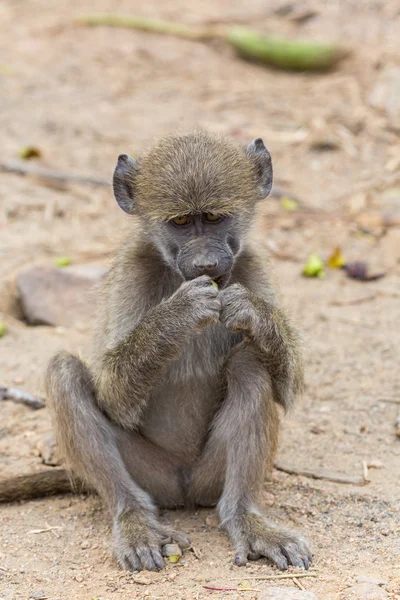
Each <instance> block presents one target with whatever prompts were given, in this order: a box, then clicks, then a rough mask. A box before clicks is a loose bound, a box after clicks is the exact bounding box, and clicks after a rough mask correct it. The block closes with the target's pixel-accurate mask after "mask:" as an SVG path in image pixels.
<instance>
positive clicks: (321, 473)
mask: <svg viewBox="0 0 400 600" xmlns="http://www.w3.org/2000/svg"><path fill="white" fill-rule="evenodd" d="M274 466H275V469H277V470H278V471H283V472H284V473H289V475H302V476H303V477H310V478H311V479H324V480H326V481H333V482H334V483H350V484H352V485H365V484H366V483H368V482H367V481H366V480H365V479H364V477H359V476H357V475H342V474H341V473H334V472H333V471H328V470H327V469H319V470H315V471H311V470H310V469H298V468H296V467H289V466H288V465H284V464H282V463H275V465H274Z"/></svg>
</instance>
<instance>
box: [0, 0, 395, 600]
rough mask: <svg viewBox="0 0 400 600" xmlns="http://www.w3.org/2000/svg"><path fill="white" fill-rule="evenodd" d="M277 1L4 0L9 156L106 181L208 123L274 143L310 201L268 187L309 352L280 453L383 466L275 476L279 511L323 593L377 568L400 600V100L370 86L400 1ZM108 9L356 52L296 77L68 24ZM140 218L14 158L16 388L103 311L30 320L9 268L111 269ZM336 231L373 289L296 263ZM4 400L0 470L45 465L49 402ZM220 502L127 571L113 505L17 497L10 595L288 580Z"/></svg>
mask: <svg viewBox="0 0 400 600" xmlns="http://www.w3.org/2000/svg"><path fill="white" fill-rule="evenodd" d="M283 5H284V2H281V1H278V2H276V3H274V7H273V8H272V7H270V6H269V4H268V3H265V2H263V1H261V0H254V1H253V2H252V3H251V5H248V3H244V2H238V3H231V2H228V1H227V0H216V1H212V0H205V1H204V2H201V3H199V5H198V6H197V4H196V5H195V4H194V3H193V4H191V5H189V3H185V2H183V1H181V0H174V1H171V2H169V3H163V2H161V0H159V1H158V2H155V1H153V2H151V3H147V4H146V5H143V3H140V2H138V1H137V0H132V1H131V2H128V1H127V0H126V1H118V2H117V1H114V2H112V1H111V0H99V1H98V2H89V1H88V0H86V1H83V2H82V1H81V2H77V1H76V0H70V1H69V2H67V1H66V0H59V1H58V2H57V3H56V8H55V7H50V6H49V3H48V2H46V1H45V0H41V1H40V0H34V1H32V2H29V3H28V2H23V1H16V0H12V1H11V0H10V1H5V2H3V3H2V4H0V18H1V19H2V25H3V27H2V33H1V41H0V45H1V54H0V60H1V65H0V67H1V68H0V131H1V147H0V160H5V159H8V158H12V157H15V156H18V151H19V149H20V148H21V147H22V146H25V145H27V144H34V145H37V146H38V147H39V148H40V149H41V151H42V158H41V159H40V164H42V165H44V166H49V167H52V168H57V169H61V170H64V171H71V172H78V173H86V174H95V175H98V176H101V177H105V178H110V177H111V174H112V170H113V165H114V163H115V158H116V156H117V155H118V154H119V153H120V152H124V151H128V152H131V153H136V152H139V151H140V149H141V148H142V147H143V145H144V144H145V143H147V142H148V141H149V140H151V138H152V137H154V136H157V135H159V134H163V133H166V132H169V131H174V130H177V129H187V128H189V127H192V126H193V125H201V126H202V127H204V128H206V129H209V130H213V131H222V132H224V133H228V134H230V135H234V136H236V137H238V138H239V139H241V140H243V141H244V142H245V141H250V140H251V139H252V138H254V137H256V136H259V135H261V136H262V137H263V138H264V140H265V141H266V143H267V145H268V147H269V148H270V150H271V152H272V155H273V159H274V164H275V174H276V180H277V181H278V182H279V183H280V184H281V185H283V186H285V187H286V189H288V190H289V192H290V193H293V194H295V195H297V196H298V197H300V198H301V199H302V201H303V202H304V203H305V204H306V205H307V206H309V207H313V209H314V210H313V211H299V212H295V213H285V212H284V211H282V210H281V209H279V207H278V204H277V201H276V200H273V199H271V200H270V201H269V202H267V203H266V204H265V205H264V206H262V207H261V208H260V215H259V221H258V233H257V235H259V237H260V243H266V244H268V246H269V247H270V248H271V262H272V267H273V270H274V276H275V279H276V280H277V282H278V284H279V287H280V289H281V292H282V296H283V298H284V302H285V304H286V306H287V307H288V308H289V309H290V311H291V313H292V315H293V316H294V318H295V320H296V321H297V323H298V325H299V328H300V329H301V331H302V333H303V337H304V340H305V346H306V355H307V373H306V378H307V389H306V393H305V395H304V398H303V399H302V400H301V401H300V402H299V403H298V405H297V407H296V408H295V410H294V411H293V412H292V413H291V414H290V415H288V416H287V417H286V418H285V420H284V427H283V432H282V437H281V444H280V450H279V461H280V462H284V463H285V464H286V465H289V466H291V467H295V468H298V469H310V470H319V469H321V468H324V469H328V470H330V471H334V472H339V473H341V474H343V475H348V476H354V475H359V476H360V475H362V473H363V461H364V462H365V463H366V464H370V465H371V467H372V466H373V465H375V467H378V468H370V469H369V474H368V478H369V479H370V482H369V483H368V484H367V485H365V486H362V487H358V486H353V485H344V484H338V483H332V482H328V481H315V480H312V479H309V478H305V477H299V476H295V475H288V474H286V473H282V472H278V471H275V473H274V481H273V482H272V484H268V485H267V486H266V496H265V503H266V510H267V511H268V512H269V513H270V515H271V518H274V519H276V520H277V521H281V522H284V523H287V524H288V525H291V526H293V527H297V528H300V529H302V530H303V531H305V532H306V533H307V535H308V536H309V538H310V539H311V540H312V544H313V548H314V552H315V565H314V566H315V570H314V574H315V575H316V577H313V578H307V579H302V580H301V581H302V582H303V585H304V587H305V588H306V589H308V590H312V591H314V592H315V593H316V594H317V596H318V597H319V599H320V600H322V599H327V600H331V599H332V600H333V599H335V600H336V599H337V600H352V599H357V598H362V596H358V595H357V593H355V592H354V590H353V589H352V586H354V585H355V584H356V578H357V577H360V576H363V575H364V576H367V577H369V578H370V577H376V578H378V579H380V580H384V584H383V586H382V587H381V588H380V590H381V592H382V594H384V593H385V592H386V594H387V596H386V597H390V598H400V536H399V534H400V523H399V508H400V493H399V480H400V439H399V438H396V435H395V428H394V422H395V419H396V416H397V413H398V411H399V408H400V407H399V405H398V404H397V405H396V404H395V403H390V402H384V400H385V399H387V398H395V399H398V398H399V397H400V394H399V392H400V370H399V352H398V348H399V344H400V327H399V325H398V324H399V322H400V303H399V297H400V296H399V294H400V285H399V284H400V268H399V256H400V234H399V231H400V229H399V227H390V228H385V227H384V226H382V221H381V214H382V211H383V210H386V209H388V210H389V211H391V210H396V207H397V210H398V207H399V204H400V192H399V179H398V176H397V174H396V173H398V167H399V164H400V161H399V160H398V156H399V138H398V134H399V131H400V128H399V120H400V115H399V112H398V111H399V105H397V113H396V111H395V112H393V109H392V108H390V107H389V109H388V108H387V107H386V109H385V107H379V106H377V105H376V102H375V103H374V101H373V100H371V94H373V92H374V90H375V89H376V86H377V85H379V84H380V82H381V81H382V78H383V79H385V73H386V72H387V69H389V68H390V69H391V68H393V69H395V68H396V67H397V68H399V66H400V62H399V41H398V31H399V29H398V28H399V25H400V23H399V21H400V17H399V9H398V3H396V2H384V1H376V2H369V1H368V2H367V1H366V2H363V3H360V2H356V1H355V0H343V2H340V3H339V2H324V3H320V4H317V3H316V4H315V5H313V8H316V10H317V15H316V16H315V18H313V19H310V20H308V21H305V22H302V23H301V24H298V23H296V22H295V21H293V20H291V19H290V18H289V17H288V16H279V15H278V14H276V13H275V12H274V10H275V9H276V8H278V7H279V6H283ZM107 10H118V11H120V12H129V11H130V12H132V13H138V14H142V15H146V16H159V17H164V18H171V19H182V20H185V21H186V22H189V23H192V24H196V25H199V24H204V23H218V22H233V21H236V22H238V21H242V22H245V23H246V24H249V25H252V26H257V27H259V28H260V29H264V30H266V31H270V32H275V33H280V34H287V35H291V36H293V37H304V36H310V37H314V38H318V39H326V38H330V39H333V40H336V41H338V42H345V43H346V44H348V45H350V46H352V47H353V49H354V53H353V55H352V57H350V58H349V59H348V60H347V61H346V62H344V63H343V64H342V65H341V66H340V68H339V69H338V70H337V71H336V72H333V73H331V74H329V75H313V76H307V75H301V74H287V73H281V72H278V71H274V70H268V69H264V68H261V67H258V66H255V65H251V64H249V63H246V62H243V61H241V60H239V59H238V58H236V57H235V56H234V55H233V54H232V53H231V51H230V50H229V49H226V48H224V47H222V46H220V45H219V44H214V43H211V44H209V45H205V44H197V43H191V42H188V41H183V40H176V39H173V38H167V37H161V36H155V35H150V34H145V33H137V32H132V31H125V30H117V29H114V30H112V29H107V28H100V29H85V28H82V27H79V26H77V25H75V24H74V18H75V17H77V16H78V15H80V14H82V13H90V12H101V11H107ZM396 31H397V34H396ZM388 95H389V92H388V93H387V94H386V96H388ZM371 102H372V105H371ZM396 115H397V116H396ZM321 140H322V141H326V140H331V141H332V140H334V141H335V143H336V145H337V147H336V149H335V150H333V151H324V152H317V151H316V150H315V149H313V147H314V146H313V144H315V142H320V141H321ZM396 157H397V158H396ZM396 160H397V161H398V162H396ZM396 186H397V187H396ZM396 194H397V195H396ZM360 227H363V230H362V231H364V235H360ZM126 229H127V223H126V220H125V218H124V215H123V213H122V212H120V211H119V209H118V208H117V206H116V204H115V203H114V201H113V199H112V195H111V192H110V190H109V189H107V188H103V189H100V188H97V189H94V190H92V189H90V188H88V187H84V186H77V185H73V186H65V187H60V186H56V187H49V186H48V185H45V184H44V182H43V181H41V180H38V179H32V178H21V177H19V176H17V175H11V174H5V173H0V232H1V235H0V261H1V281H0V311H2V318H3V319H4V320H5V321H6V323H7V326H8V333H7V335H6V336H4V337H3V338H2V339H1V340H0V378H1V382H2V383H5V384H7V385H12V386H14V387H19V388H23V389H26V390H29V391H31V392H33V393H38V394H41V393H43V386H42V377H43V371H44V367H45V364H46V362H47V361H48V359H49V358H50V357H51V355H52V354H53V353H54V352H55V351H56V350H58V349H60V348H69V349H73V350H75V351H76V350H78V351H79V350H84V348H85V346H86V344H87V342H88V340H89V338H90V327H89V326H87V327H85V328H83V327H81V328H80V329H79V330H77V329H72V328H64V329H61V328H57V329H55V328H48V327H34V328H33V327H28V326H27V325H26V324H25V323H24V322H23V321H22V320H21V319H20V317H21V315H20V312H19V308H18V305H17V303H16V302H15V298H14V280H15V275H16V274H17V273H18V272H19V271H20V270H21V269H23V268H25V267H26V266H30V265H34V264H38V263H39V264H40V263H42V264H49V265H52V264H54V259H55V257H56V256H59V255H68V256H70V257H71V259H72V261H73V263H74V264H80V263H86V262H101V263H103V262H107V260H108V257H109V256H110V255H111V253H112V250H113V248H114V247H115V246H116V245H117V244H118V240H119V239H120V237H121V235H123V234H124V231H126ZM365 230H368V232H370V233H369V234H368V235H365ZM336 245H340V246H341V247H342V250H343V252H344V254H345V256H346V257H347V258H348V259H349V260H356V259H364V260H367V261H368V263H369V264H370V265H371V269H372V270H375V271H385V272H386V277H384V278H383V279H381V280H379V281H376V282H371V283H360V282H357V281H353V280H350V279H348V278H346V276H345V274H344V273H343V272H340V271H333V270H329V271H328V272H327V275H326V277H325V279H322V280H316V279H305V278H302V277H301V270H302V265H303V264H304V262H305V261H306V259H307V257H308V256H309V254H310V253H311V252H313V251H318V252H319V253H320V254H321V256H322V257H323V258H326V257H327V256H328V255H329V254H330V253H331V251H332V249H333V247H334V246H336ZM0 410H1V422H0V470H1V476H6V475H9V474H11V473H23V472H27V471H30V470H33V469H40V468H42V466H41V459H40V457H39V456H38V450H37V448H36V446H37V444H38V443H39V442H40V440H42V439H43V438H44V436H45V434H46V433H47V432H48V431H50V428H51V425H50V421H49V416H48V414H47V410H46V409H44V410H42V411H38V412H32V411H30V410H29V409H28V408H26V407H22V406H16V405H14V404H12V403H9V402H4V403H3V404H2V405H1V407H0ZM271 494H272V496H271ZM271 504H272V506H268V505H271ZM210 515H212V511H205V510H204V511H203V510H202V511H199V512H196V513H192V512H186V511H178V512H168V513H166V514H164V515H163V516H162V518H163V519H164V520H166V521H170V522H172V523H174V524H175V525H176V526H178V527H179V528H181V529H184V530H185V531H187V532H188V533H189V534H190V536H191V538H192V541H193V544H194V547H195V549H196V553H194V552H193V551H188V552H186V553H185V555H184V557H183V560H182V561H181V563H180V564H178V565H168V566H167V568H166V570H165V571H164V572H162V573H159V574H148V573H144V574H141V575H140V576H134V575H131V574H127V573H124V572H122V571H121V570H119V569H118V567H117V565H116V564H115V563H114V561H113V559H112V557H111V548H110V528H109V523H108V521H107V519H106V518H105V514H104V512H103V509H102V507H101V503H100V500H99V499H98V498H96V497H83V496H66V497H58V498H53V499H43V500H36V501H31V502H27V503H24V504H21V505H6V506H2V507H1V508H0V598H2V599H4V600H6V599H7V600H14V599H18V600H19V599H25V598H29V597H30V596H31V595H32V594H33V595H34V594H36V596H33V597H36V598H40V597H42V598H48V599H51V600H56V599H57V598H58V599H62V600H64V599H66V598H74V599H77V600H84V599H91V598H97V599H98V600H114V599H119V598H120V599H131V598H160V599H161V598H177V599H180V598H182V599H185V600H186V599H187V600H189V599H192V598H193V599H197V598H200V599H201V598H211V597H215V598H232V599H234V598H239V597H243V596H245V597H246V598H249V599H250V598H257V597H258V593H257V592H241V593H237V592H217V591H214V592H211V591H208V590H206V589H204V587H203V586H204V585H211V586H215V587H234V586H236V584H237V583H238V582H239V581H240V578H242V579H243V580H246V581H248V582H249V583H251V584H252V585H253V586H254V587H255V588H257V589H260V590H262V589H266V588H267V587H268V586H269V585H272V584H274V585H277V583H276V582H271V581H266V580H254V579H253V580H252V579H251V578H252V577H255V576H258V577H261V576H267V575H273V574H277V570H276V569H275V568H274V567H272V566H271V565H270V564H268V563H267V561H260V562H258V563H254V564H251V565H250V566H249V567H246V568H245V569H239V568H237V567H234V566H233V565H232V551H231V548H230V545H229V543H228V541H227V539H226V537H225V535H224V534H223V533H222V532H221V531H219V530H218V528H217V527H215V526H212V525H210V524H207V523H210V520H209V519H207V517H210ZM206 519H207V523H206ZM53 527H54V529H51V528H53ZM43 529H45V530H47V531H44V532H42V533H34V532H35V531H37V530H43ZM138 581H141V583H138ZM279 585H282V586H287V587H294V586H295V583H294V582H293V580H287V581H286V580H283V581H281V582H279ZM382 597H383V596H382Z"/></svg>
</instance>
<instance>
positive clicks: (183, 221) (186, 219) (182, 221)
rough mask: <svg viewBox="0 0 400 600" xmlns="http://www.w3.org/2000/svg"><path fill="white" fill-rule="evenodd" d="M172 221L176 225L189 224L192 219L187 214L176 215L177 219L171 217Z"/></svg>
mask: <svg viewBox="0 0 400 600" xmlns="http://www.w3.org/2000/svg"><path fill="white" fill-rule="evenodd" d="M171 221H172V223H174V224H175V225H180V226H181V225H187V224H188V223H190V219H189V217H188V216H187V215H183V216H182V217H175V219H171Z"/></svg>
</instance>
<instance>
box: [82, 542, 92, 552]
mask: <svg viewBox="0 0 400 600" xmlns="http://www.w3.org/2000/svg"><path fill="white" fill-rule="evenodd" d="M90 547H91V543H90V542H89V540H84V541H83V542H82V544H81V548H82V550H87V549H88V548H90Z"/></svg>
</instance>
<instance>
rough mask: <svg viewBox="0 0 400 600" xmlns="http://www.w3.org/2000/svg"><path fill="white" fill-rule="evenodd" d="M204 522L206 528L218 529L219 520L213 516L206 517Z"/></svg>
mask: <svg viewBox="0 0 400 600" xmlns="http://www.w3.org/2000/svg"><path fill="white" fill-rule="evenodd" d="M204 522H205V524H206V525H207V526H208V527H219V520H218V517H217V515H215V514H212V515H208V516H207V517H206V518H205V521H204Z"/></svg>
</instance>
